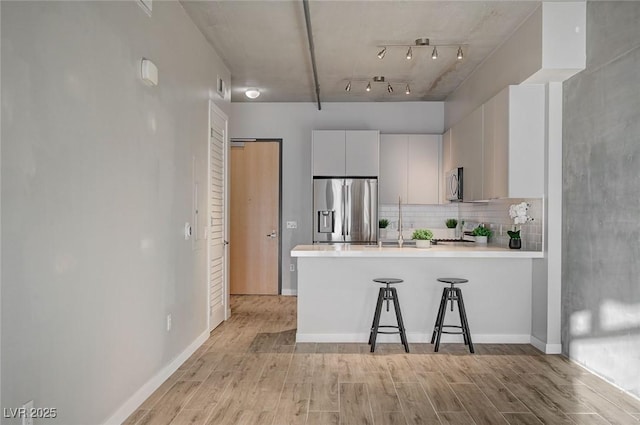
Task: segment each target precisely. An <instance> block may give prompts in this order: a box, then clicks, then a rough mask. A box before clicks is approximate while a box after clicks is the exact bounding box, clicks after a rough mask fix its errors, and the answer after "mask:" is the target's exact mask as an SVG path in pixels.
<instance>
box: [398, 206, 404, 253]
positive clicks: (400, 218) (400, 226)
mask: <svg viewBox="0 0 640 425" xmlns="http://www.w3.org/2000/svg"><path fill="white" fill-rule="evenodd" d="M403 244H404V238H403V237H402V198H401V197H400V196H398V247H400V248H402V245H403Z"/></svg>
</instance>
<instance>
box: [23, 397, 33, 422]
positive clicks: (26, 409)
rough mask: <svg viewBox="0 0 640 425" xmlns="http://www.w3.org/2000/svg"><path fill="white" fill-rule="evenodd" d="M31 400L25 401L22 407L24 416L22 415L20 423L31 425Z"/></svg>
mask: <svg viewBox="0 0 640 425" xmlns="http://www.w3.org/2000/svg"><path fill="white" fill-rule="evenodd" d="M33 406H34V405H33V400H31V401H28V402H26V403H25V404H24V405H23V406H22V408H23V409H24V416H22V425H33V416H32V415H31V413H32V412H33V410H34V409H33Z"/></svg>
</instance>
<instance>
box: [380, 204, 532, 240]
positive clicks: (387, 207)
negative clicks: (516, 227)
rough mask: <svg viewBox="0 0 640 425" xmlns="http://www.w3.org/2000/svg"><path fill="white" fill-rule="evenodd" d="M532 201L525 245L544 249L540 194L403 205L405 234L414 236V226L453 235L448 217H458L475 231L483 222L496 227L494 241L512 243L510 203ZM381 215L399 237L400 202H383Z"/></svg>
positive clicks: (439, 234) (391, 235) (392, 235)
mask: <svg viewBox="0 0 640 425" xmlns="http://www.w3.org/2000/svg"><path fill="white" fill-rule="evenodd" d="M523 201H524V202H527V203H528V204H529V216H531V217H533V219H534V220H533V221H530V222H529V223H527V224H524V225H522V226H521V229H522V230H521V232H520V234H521V236H522V249H526V250H531V251H541V250H542V233H543V229H544V223H543V203H542V199H540V198H532V199H497V200H492V201H489V202H481V203H459V204H445V205H403V206H402V220H403V222H402V227H403V230H404V231H403V237H404V238H405V239H407V238H410V237H411V233H412V232H413V229H425V228H426V229H431V230H432V231H434V234H435V237H437V238H446V237H450V236H449V235H448V234H447V232H446V230H445V229H446V226H445V221H446V220H447V219H448V218H455V219H457V220H458V221H459V222H461V221H462V220H464V221H465V230H466V231H471V230H472V229H473V228H474V227H476V226H477V225H478V224H479V223H483V224H484V225H485V226H486V227H489V228H490V229H491V230H493V236H492V237H491V239H490V241H489V242H490V243H494V244H498V245H501V246H508V245H509V236H508V235H507V230H511V229H513V220H512V219H511V217H509V206H510V205H512V204H518V203H520V202H523ZM378 216H379V218H386V219H387V220H389V227H388V235H389V236H388V237H389V238H395V237H397V230H398V205H397V204H381V205H380V206H379V211H378Z"/></svg>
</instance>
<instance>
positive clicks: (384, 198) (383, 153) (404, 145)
mask: <svg viewBox="0 0 640 425" xmlns="http://www.w3.org/2000/svg"><path fill="white" fill-rule="evenodd" d="M408 152H409V138H408V137H407V135H405V134H381V135H380V179H379V181H378V201H379V202H380V203H381V204H396V203H397V202H398V196H399V197H401V198H402V200H403V202H406V199H407V177H408V174H407V172H408V170H407V157H408V155H409V154H408Z"/></svg>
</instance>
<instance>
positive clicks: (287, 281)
mask: <svg viewBox="0 0 640 425" xmlns="http://www.w3.org/2000/svg"><path fill="white" fill-rule="evenodd" d="M443 125H444V108H443V103H442V102H406V103H323V104H322V110H321V111H318V109H317V107H316V105H315V104H314V103H232V104H231V117H230V128H229V135H230V137H232V138H275V139H282V141H283V142H282V143H283V158H282V161H283V165H282V167H283V172H282V179H283V182H282V196H283V202H282V209H283V210H282V221H283V223H282V232H283V234H282V235H281V244H282V245H281V246H282V290H283V293H285V294H287V293H292V292H295V291H296V289H297V281H296V273H291V272H289V264H291V262H292V260H291V257H290V251H291V249H292V248H293V247H294V246H296V245H298V244H302V243H305V244H308V243H311V239H312V234H311V226H312V222H311V218H312V217H311V207H312V199H311V184H312V182H311V131H312V130H330V129H334V130H335V129H346V130H380V132H381V133H414V134H420V133H423V134H427V133H431V134H442V132H443ZM286 221H297V222H298V228H297V229H295V230H292V229H286V225H285V222H286Z"/></svg>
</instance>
